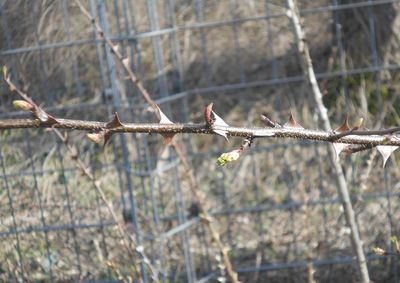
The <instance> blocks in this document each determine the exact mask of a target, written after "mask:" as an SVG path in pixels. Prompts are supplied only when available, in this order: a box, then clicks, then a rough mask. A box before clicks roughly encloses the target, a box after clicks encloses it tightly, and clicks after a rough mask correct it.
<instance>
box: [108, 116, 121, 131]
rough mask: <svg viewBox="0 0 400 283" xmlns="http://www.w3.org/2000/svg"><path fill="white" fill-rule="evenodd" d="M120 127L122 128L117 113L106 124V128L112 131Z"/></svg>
mask: <svg viewBox="0 0 400 283" xmlns="http://www.w3.org/2000/svg"><path fill="white" fill-rule="evenodd" d="M121 126H122V123H121V120H120V119H119V116H118V113H117V112H115V114H114V117H113V119H112V120H111V121H110V122H108V123H107V125H106V128H107V129H113V128H118V127H121Z"/></svg>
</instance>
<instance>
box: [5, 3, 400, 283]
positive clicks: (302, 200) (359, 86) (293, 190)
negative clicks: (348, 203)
mask: <svg viewBox="0 0 400 283" xmlns="http://www.w3.org/2000/svg"><path fill="white" fill-rule="evenodd" d="M82 2H83V3H84V5H85V7H87V9H88V10H89V11H90V12H91V13H92V14H93V15H94V16H95V17H96V19H97V20H98V22H99V24H100V25H101V26H102V28H103V29H104V30H105V32H106V34H107V35H108V36H109V37H111V38H112V40H113V41H114V42H118V44H119V46H120V50H121V52H122V53H123V54H124V55H126V56H129V58H130V59H131V60H130V62H131V67H132V68H133V70H135V72H136V73H137V74H138V76H139V77H140V78H141V79H142V80H143V82H144V84H145V86H146V87H147V88H148V90H149V91H150V93H151V94H152V97H153V98H154V99H156V100H157V102H158V103H159V105H160V107H161V108H162V109H163V111H164V112H165V113H166V114H167V116H168V117H169V118H170V119H171V120H172V121H174V122H194V123H202V122H203V114H202V111H203V108H204V106H205V105H207V104H208V103H210V102H213V103H214V110H215V111H216V112H217V113H218V114H219V115H220V116H221V117H223V118H224V120H225V121H226V122H227V123H228V124H230V125H236V126H262V124H261V123H260V121H259V114H261V113H263V112H267V113H268V114H269V115H270V116H271V117H272V119H273V120H274V121H276V122H278V123H285V122H286V121H287V119H288V117H289V112H290V111H292V112H293V113H294V114H295V117H296V119H297V120H298V122H299V123H300V124H301V125H302V126H304V127H306V128H311V129H319V128H321V127H322V126H321V123H320V121H319V119H318V115H317V111H316V107H315V103H314V100H313V95H312V93H311V90H310V86H309V84H308V83H307V82H306V81H305V79H304V74H303V72H302V70H301V65H300V62H301V60H300V58H299V54H298V52H297V46H296V43H295V36H294V33H293V26H292V23H291V20H290V19H289V18H288V17H287V16H286V14H285V13H286V9H287V6H286V1H283V0H265V1H262V0H247V1H238V0H220V1H215V0H147V1H146V0H109V1H104V0H88V1H82ZM298 3H299V7H300V10H301V16H302V17H303V20H304V21H303V26H304V29H305V31H306V37H307V39H308V43H309V46H310V50H311V57H312V59H313V63H314V67H315V72H316V73H317V78H318V83H319V85H320V88H321V90H322V91H323V94H324V102H325V104H326V106H327V108H328V110H329V116H330V119H331V123H332V125H333V127H337V126H339V125H340V124H341V123H342V122H343V120H344V116H345V114H346V113H349V114H350V122H353V121H356V120H357V119H358V118H360V117H363V118H364V121H365V122H364V125H365V126H366V127H367V128H370V129H377V128H384V127H391V126H396V125H399V124H400V115H399V114H400V113H399V109H400V99H399V94H400V82H399V78H400V72H399V69H400V38H399V36H400V2H399V1H398V0H315V1H311V0H300V1H299V2H298ZM0 26H1V29H0V64H1V65H7V66H8V67H9V68H10V69H11V77H12V80H13V81H15V82H16V84H17V85H18V86H19V87H20V88H21V89H23V90H24V91H26V92H27V93H29V95H30V96H31V97H32V98H33V100H34V101H36V102H37V103H38V104H40V105H42V106H43V107H44V108H45V109H46V110H47V111H48V112H49V113H51V114H53V115H54V116H56V117H65V118H73V119H86V120H98V121H109V120H110V119H111V117H112V113H114V112H115V111H117V112H118V113H119V115H120V117H121V120H122V121H123V122H137V123H139V122H155V117H154V116H155V115H154V113H152V112H151V111H149V108H148V106H147V105H146V104H145V102H144V100H143V98H142V97H141V95H140V93H138V91H137V89H136V87H135V86H133V85H132V84H131V82H130V81H129V80H127V79H126V74H125V73H124V71H123V69H122V67H121V65H120V63H119V62H118V61H117V60H116V58H115V57H113V55H112V54H111V53H110V50H109V48H106V47H105V45H104V42H103V41H102V40H101V38H99V37H98V35H97V34H96V33H95V31H94V29H93V27H92V26H91V24H90V22H89V21H88V19H87V18H86V17H85V16H84V15H83V14H82V13H81V11H80V10H79V8H78V7H77V6H76V4H75V2H74V1H68V0H38V1H23V0H0ZM0 93H1V95H0V109H1V112H0V118H1V119H6V118H19V117H26V115H25V114H24V113H22V112H19V111H14V110H13V108H12V101H13V100H14V99H15V98H16V96H15V94H12V93H10V92H9V90H8V88H7V87H6V85H5V84H4V82H1V83H0ZM176 138H177V139H178V140H181V141H182V142H183V144H184V145H185V146H184V151H185V153H186V155H187V156H188V158H189V160H190V161H191V164H192V166H193V170H194V172H195V176H196V180H197V182H198V183H199V187H200V190H201V191H202V192H203V193H204V195H205V198H206V207H207V210H208V211H209V212H210V213H211V214H212V215H214V216H215V222H214V225H215V227H217V229H218V231H219V233H220V234H221V240H222V241H223V242H224V244H225V245H227V246H229V248H230V251H229V256H230V258H231V261H232V263H233V265H234V268H235V270H237V272H238V273H239V278H240V279H241V280H243V281H245V282H310V280H309V276H308V275H309V272H310V266H312V270H313V272H314V271H315V272H314V274H313V277H314V279H315V280H316V281H317V282H337V281H338V280H340V282H355V281H356V280H357V278H358V277H357V270H356V266H355V264H354V253H353V251H352V248H351V243H350V239H349V229H348V228H347V227H346V221H345V217H344V215H343V210H342V207H341V204H340V201H339V199H338V195H337V184H336V178H335V177H334V172H333V170H332V164H331V161H330V159H329V156H328V151H327V147H328V146H330V145H329V144H326V143H318V142H310V141H299V140H289V139H288V140H283V139H280V140H276V139H263V140H256V141H255V143H254V145H253V146H252V147H251V148H250V149H249V150H248V151H247V152H246V154H245V155H243V157H242V158H241V159H239V160H238V161H237V162H235V163H233V164H230V165H228V166H227V167H224V168H221V167H218V166H217V165H216V158H217V157H218V156H219V154H220V153H221V152H226V151H228V150H230V149H232V148H234V147H236V146H238V145H239V144H240V143H241V140H240V139H235V138H231V139H230V140H229V142H226V141H225V140H224V139H223V138H221V137H212V136H195V135H192V136H189V135H182V136H179V137H176ZM69 141H70V143H71V144H72V145H73V147H74V150H75V151H76V153H77V155H78V156H79V157H80V158H81V159H83V160H84V162H85V163H86V164H87V165H88V166H89V167H90V169H91V172H92V173H93V174H94V176H95V177H96V179H97V180H98V181H100V182H101V185H102V188H103V190H104V191H105V194H106V196H107V198H108V199H109V200H110V201H111V202H112V204H113V207H114V210H115V211H116V212H117V214H118V215H117V216H118V218H119V219H120V221H122V222H124V224H125V226H126V229H127V230H128V231H129V233H131V234H132V236H133V237H134V239H135V241H136V243H137V244H138V245H140V246H141V247H143V249H144V252H145V253H146V255H147V256H148V257H149V259H150V260H151V262H152V265H154V266H155V267H156V268H157V269H158V271H159V277H160V279H161V281H162V282H216V281H217V280H218V277H219V276H220V273H219V270H218V264H219V262H218V260H219V258H218V254H219V252H218V249H217V248H216V246H215V243H213V242H212V241H211V237H210V234H209V232H208V230H207V229H206V228H205V227H204V225H203V224H202V221H201V220H200V218H199V216H198V209H197V204H196V199H195V197H194V196H193V194H192V193H191V190H190V188H189V184H188V181H187V178H186V173H185V170H184V169H183V167H182V165H181V164H180V162H179V159H177V158H176V156H175V154H174V152H173V150H170V149H168V148H167V149H165V147H164V145H163V141H162V138H161V137H159V136H157V135H145V134H129V135H128V134H126V135H123V134H118V135H114V136H113V138H112V139H111V142H110V144H109V145H108V146H107V147H106V148H105V149H104V150H103V149H102V146H101V145H96V144H93V143H90V142H89V141H88V140H86V138H85V133H84V132H79V131H72V132H69ZM397 159H398V155H392V157H391V158H390V160H389V161H388V163H387V165H386V167H385V169H384V170H383V169H382V159H381V157H380V156H379V155H378V154H376V151H375V150H372V151H366V152H362V153H357V154H354V155H351V156H348V155H343V156H342V157H341V160H342V164H343V169H344V172H345V176H346V180H347V184H348V187H349V190H350V195H351V198H352V201H353V205H354V209H355V211H356V217H357V221H358V226H359V229H360V233H361V238H362V240H363V242H364V249H365V253H366V255H367V258H368V267H369V272H370V277H371V279H372V280H374V281H375V282H399V277H400V275H399V274H398V272H399V263H398V259H397V257H386V256H376V255H374V254H373V253H372V248H373V247H376V246H379V247H382V248H385V249H387V250H391V249H392V247H391V246H390V237H391V236H399V218H400V207H399V204H400V203H399V194H400V181H399V180H400V179H399V177H400V173H399V171H398V170H397V164H398V162H400V160H399V161H398V160H397ZM0 166H1V170H0V237H1V241H0V250H1V253H0V280H1V281H14V282H16V281H18V282H24V281H29V282H48V281H51V282H66V281H96V282H110V281H111V282H113V281H118V280H121V279H125V280H129V279H130V278H131V277H129V276H132V273H133V269H134V267H133V264H132V261H131V259H130V258H129V255H128V254H127V251H126V249H125V248H124V246H123V245H122V244H121V241H120V239H119V237H118V233H117V231H116V229H115V223H114V221H113V219H112V218H111V217H110V215H109V213H108V211H107V207H106V206H105V205H104V203H103V202H102V201H101V200H100V198H99V196H98V194H97V193H96V190H95V188H94V187H93V185H92V183H91V182H90V181H89V180H88V179H87V177H86V176H84V175H83V174H82V173H81V172H80V170H79V169H77V168H76V165H75V163H74V160H73V159H72V158H71V156H70V154H69V153H68V152H67V151H66V149H65V147H64V146H63V144H62V143H60V141H59V140H58V139H57V137H56V136H55V135H54V133H52V132H49V131H46V130H43V129H39V130H5V131H2V132H1V133H0ZM141 272H142V277H143V281H145V282H150V281H151V278H150V271H149V270H148V268H146V267H145V266H143V265H142V270H141ZM311 282H312V281H311Z"/></svg>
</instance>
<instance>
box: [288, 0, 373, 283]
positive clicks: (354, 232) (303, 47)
mask: <svg viewBox="0 0 400 283" xmlns="http://www.w3.org/2000/svg"><path fill="white" fill-rule="evenodd" d="M287 4H288V11H287V15H288V17H289V18H291V19H292V22H293V27H294V32H295V35H296V40H297V46H298V50H299V53H300V54H301V57H302V59H303V60H302V62H303V64H302V66H303V69H304V72H305V73H306V75H307V79H308V81H309V82H310V84H311V88H312V91H313V94H314V98H315V101H316V103H317V107H318V112H319V115H320V117H321V120H322V123H323V126H324V129H325V131H329V132H330V131H332V127H331V124H330V122H329V117H328V110H327V108H326V107H325V105H324V103H323V100H322V93H321V90H320V88H319V86H318V82H317V79H316V76H315V72H314V67H313V64H312V60H311V56H310V51H309V49H308V45H307V41H306V39H305V35H304V31H303V28H302V26H301V23H300V16H299V11H298V7H297V5H296V3H295V0H287ZM352 134H354V133H352ZM348 137H351V136H347V137H343V138H341V139H340V140H343V139H345V138H348ZM336 142H338V141H336ZM329 149H330V150H329V151H330V157H331V160H332V163H333V165H334V167H335V172H336V177H337V180H338V185H339V186H338V193H339V196H340V198H341V201H342V205H343V209H344V214H345V216H346V221H347V225H348V226H349V228H350V231H351V242H352V245H353V249H354V252H355V253H356V256H357V267H358V270H359V272H360V275H361V282H363V283H368V282H370V279H369V274H368V267H367V262H366V259H365V254H364V251H363V245H362V241H361V238H360V233H359V230H358V227H357V223H356V217H355V213H354V209H353V206H352V204H351V201H350V196H349V192H348V188H347V184H346V179H345V177H344V174H343V170H342V166H341V164H340V161H339V159H337V158H336V157H335V156H336V153H335V151H334V149H333V148H332V147H330V148H329Z"/></svg>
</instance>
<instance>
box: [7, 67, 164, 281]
mask: <svg viewBox="0 0 400 283" xmlns="http://www.w3.org/2000/svg"><path fill="white" fill-rule="evenodd" d="M4 79H5V82H6V83H7V85H8V86H9V87H10V90H13V91H15V92H16V93H17V94H18V95H19V96H20V97H21V98H23V99H24V100H25V101H26V102H28V103H29V104H30V105H31V106H32V107H29V110H27V111H30V112H32V114H33V115H34V116H35V117H36V119H31V120H29V121H30V122H32V121H34V122H39V125H41V126H45V127H47V128H51V129H52V131H53V132H54V133H55V134H56V135H57V137H58V138H59V139H60V140H61V141H62V142H63V144H64V145H65V147H66V149H67V151H68V152H69V153H70V154H71V156H72V160H73V161H74V162H75V163H76V165H77V167H78V168H79V169H81V171H82V172H83V174H84V175H85V176H86V177H87V178H88V179H89V180H90V181H91V183H92V185H93V186H94V188H95V189H96V192H97V194H98V195H99V196H100V199H101V200H102V202H103V203H104V204H105V205H106V207H107V210H108V212H109V214H110V215H111V217H112V219H113V220H114V223H115V224H116V227H117V230H118V232H119V234H120V237H121V239H122V241H123V244H124V246H125V248H126V249H127V251H128V252H129V253H130V254H131V255H132V256H134V255H135V252H136V253H137V254H138V255H139V256H140V257H141V260H142V261H143V262H144V263H145V264H146V265H147V266H148V267H149V269H150V271H151V274H152V278H153V280H154V281H155V282H159V280H158V271H157V269H156V268H155V267H154V266H153V265H152V264H151V262H150V260H149V259H148V257H147V256H146V254H145V253H144V251H143V249H142V248H141V247H136V246H135V245H134V244H133V243H134V239H133V237H131V236H130V235H129V234H128V233H127V232H126V230H125V229H124V225H123V224H122V223H121V222H120V221H119V220H118V217H117V215H116V213H115V212H114V209H113V206H112V203H111V202H110V201H109V200H108V199H107V197H106V195H105V194H104V191H103V190H102V188H101V186H100V182H99V181H98V180H96V178H95V177H94V176H93V174H92V173H91V172H90V170H89V168H88V167H87V166H86V165H85V163H84V162H83V161H82V160H81V159H80V158H79V156H77V155H76V153H75V152H74V150H73V148H72V146H71V145H70V144H69V142H68V139H67V137H66V136H63V135H62V134H61V133H60V131H59V130H58V127H57V125H59V124H60V123H61V124H62V123H63V122H62V121H63V119H56V118H54V117H53V116H51V115H49V114H48V113H46V111H44V110H43V109H42V108H41V107H39V106H38V105H37V104H36V103H35V102H34V101H33V100H32V99H31V98H30V97H29V96H28V95H27V94H26V93H24V92H22V91H21V90H20V89H19V88H18V87H17V86H16V85H15V84H14V83H13V82H12V81H11V79H10V78H9V77H8V76H7V70H6V69H5V71H4ZM39 117H40V118H41V119H39ZM72 124H74V123H72ZM104 126H105V127H107V124H105V125H104ZM61 128H62V127H61ZM128 239H129V240H130V241H128ZM131 244H133V247H132V246H131ZM133 251H134V252H133ZM134 269H135V273H136V274H137V275H138V278H139V280H140V282H142V278H141V275H140V272H139V271H138V270H137V266H136V264H134Z"/></svg>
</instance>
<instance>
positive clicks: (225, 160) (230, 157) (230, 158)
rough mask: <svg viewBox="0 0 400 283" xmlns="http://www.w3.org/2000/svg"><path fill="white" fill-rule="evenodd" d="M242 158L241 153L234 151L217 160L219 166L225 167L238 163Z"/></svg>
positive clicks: (222, 155)
mask: <svg viewBox="0 0 400 283" xmlns="http://www.w3.org/2000/svg"><path fill="white" fill-rule="evenodd" d="M239 157H240V152H239V151H238V150H232V151H230V152H226V153H223V154H221V155H220V157H218V159H217V164H218V165H219V166H225V165H226V164H228V163H229V162H232V161H236V160H238V159H239Z"/></svg>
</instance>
